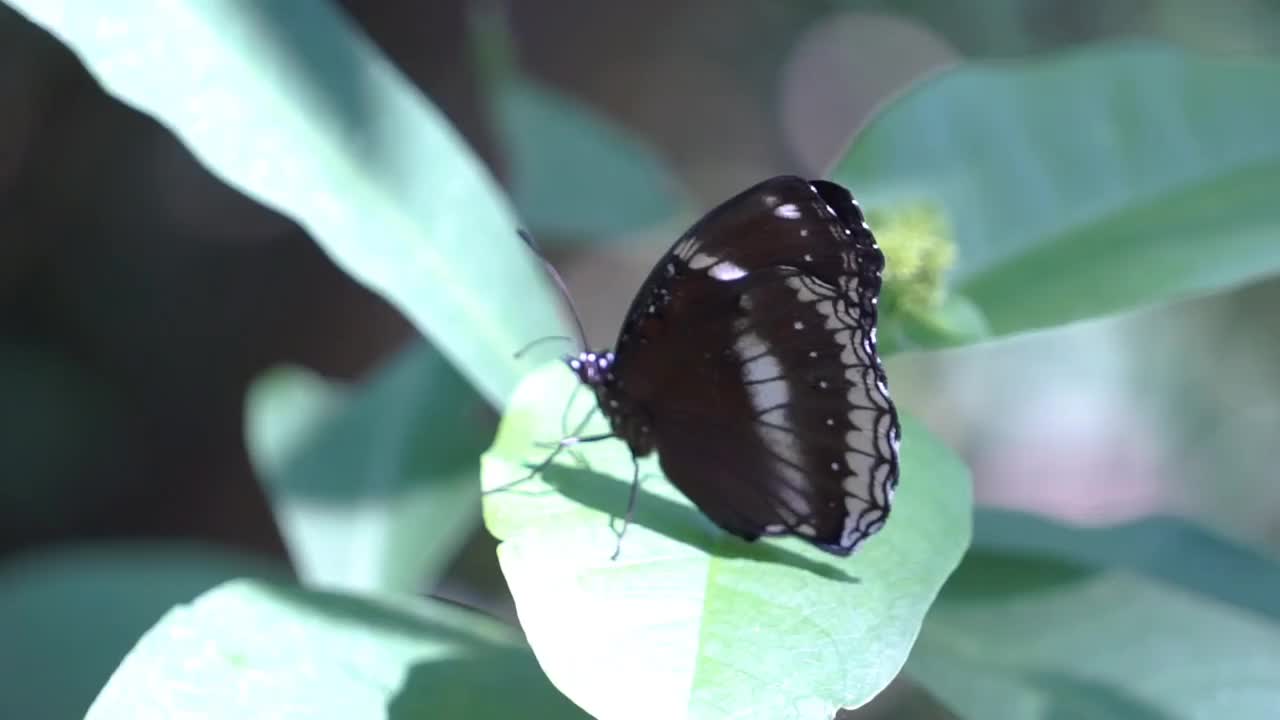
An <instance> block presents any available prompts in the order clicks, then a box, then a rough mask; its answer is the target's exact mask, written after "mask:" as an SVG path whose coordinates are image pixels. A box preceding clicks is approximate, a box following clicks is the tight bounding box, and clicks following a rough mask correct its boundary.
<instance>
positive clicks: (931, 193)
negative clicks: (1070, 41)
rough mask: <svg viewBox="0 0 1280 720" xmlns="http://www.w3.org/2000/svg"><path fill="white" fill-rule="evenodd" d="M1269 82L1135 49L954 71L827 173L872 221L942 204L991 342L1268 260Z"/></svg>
mask: <svg viewBox="0 0 1280 720" xmlns="http://www.w3.org/2000/svg"><path fill="white" fill-rule="evenodd" d="M1277 77H1280V64H1278V63H1276V62H1273V61H1270V60H1258V59H1243V58H1233V59H1219V58H1213V59H1211V58H1204V57H1195V56H1192V55H1187V54H1183V53H1179V52H1175V51H1173V50H1169V49H1164V48H1158V47H1151V46H1145V45H1132V46H1129V45H1126V46H1118V47H1107V48H1094V49H1089V50H1081V51H1076V52H1072V53H1070V54H1066V55H1062V56H1058V57H1055V58H1053V59H1049V60H1044V61H1037V62H1026V63H1003V64H981V63H974V64H968V65H961V66H959V67H958V68H956V69H955V70H952V71H950V72H944V73H941V74H939V75H937V76H936V77H934V78H932V79H930V80H928V81H926V82H923V83H921V84H920V85H918V86H917V87H915V88H914V89H912V90H911V91H910V92H908V93H907V94H905V95H903V96H902V97H900V98H898V99H897V100H895V101H894V102H892V103H890V104H889V105H887V106H886V107H885V108H884V109H883V111H882V112H880V113H879V114H878V115H877V116H876V118H875V119H874V120H873V121H872V122H871V124H870V125H869V126H868V127H867V128H866V129H865V130H864V131H863V132H862V133H861V134H860V135H859V136H858V138H857V139H856V140H855V142H854V144H853V145H852V147H851V149H850V151H849V153H848V154H847V155H846V156H845V158H844V159H843V160H842V161H841V162H840V163H839V165H838V167H837V169H836V171H835V173H834V174H835V177H836V178H837V179H839V180H841V181H843V182H846V183H848V184H849V185H850V186H852V187H854V188H855V189H857V190H858V192H859V194H860V195H861V196H862V197H863V198H864V201H866V204H867V205H868V207H870V208H872V209H873V211H874V212H875V213H878V214H879V215H881V216H883V217H886V218H892V217H893V215H894V214H895V212H896V211H897V210H896V209H897V208H899V207H906V206H912V207H915V206H919V205H921V204H923V205H925V206H934V207H936V208H937V209H939V210H940V211H941V212H942V214H943V215H944V216H945V217H946V218H947V219H948V222H947V223H946V225H947V226H948V227H950V228H951V229H952V231H953V232H954V241H955V243H956V244H957V248H956V250H957V251H956V265H955V268H954V272H953V274H952V277H951V282H952V285H953V291H954V292H956V293H959V294H960V295H962V296H964V297H965V298H967V299H968V300H970V301H972V302H973V303H975V304H976V306H977V308H978V309H980V311H981V312H982V314H984V315H985V319H986V322H987V324H988V325H989V327H990V330H991V331H992V332H994V333H995V334H1004V333H1012V332H1018V331H1024V330H1032V329H1036V328H1044V327H1049V326H1052V325H1057V324H1061V323H1065V322H1070V321H1073V320H1080V319H1084V318H1089V317H1094V316H1097V315H1101V314H1105V313H1113V312H1118V311H1122V310H1125V309H1128V308H1132V307H1135V306H1139V305H1144V304H1148V303H1155V302H1161V301H1166V300H1170V299H1174V298H1179V297H1184V296H1187V295H1192V294H1197V293H1205V292H1210V291H1215V290H1219V289H1223V288H1227V287H1231V286H1233V285H1237V284H1239V283H1243V282H1246V281H1248V280H1250V279H1253V278H1257V277H1260V276H1262V275H1265V274H1268V273H1274V272H1275V271H1276V270H1277V269H1278V268H1280V212H1278V211H1277V210H1276V209H1275V207H1276V206H1275V204H1274V203H1273V202H1272V194H1273V192H1272V190H1273V188H1274V187H1275V186H1276V185H1277V184H1278V183H1280V134H1277V133H1276V132H1274V128H1275V127H1276V125H1277V123H1280V84H1277V83H1276V82H1275V79H1276V78H1277ZM890 260H891V263H890V268H889V269H890V273H891V274H892V272H893V264H892V257H891V258H890ZM968 339H971V336H957V337H952V338H951V340H950V341H951V342H962V341H966V340H968ZM945 341H946V339H945V338H944V337H933V338H926V339H923V340H921V343H922V344H937V343H939V342H945Z"/></svg>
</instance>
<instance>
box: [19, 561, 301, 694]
mask: <svg viewBox="0 0 1280 720" xmlns="http://www.w3.org/2000/svg"><path fill="white" fill-rule="evenodd" d="M286 574H287V568H284V567H281V566H276V565H272V564H269V563H267V562H265V561H262V560H260V559H255V558H253V557H249V556H246V555H244V554H239V553H233V552H230V551H227V550H220V549H218V548H214V547H210V546H205V545H198V544H195V543H165V544H160V543H155V542H148V543H144V542H117V543H109V544H108V543H98V544H95V545H92V546H68V547H65V548H60V549H57V550H49V551H41V552H33V553H28V554H24V555H20V556H18V557H16V558H13V559H10V560H8V561H7V562H5V563H3V564H0V717H4V718H78V717H84V713H85V710H86V709H88V707H89V704H90V703H92V702H93V698H94V695H96V694H97V692H98V691H99V690H100V689H102V685H103V683H105V682H106V681H107V678H109V677H110V676H111V672H112V671H113V670H114V669H115V668H116V666H117V665H119V664H120V659H121V658H123V657H124V656H125V654H126V653H128V652H129V648H131V647H132V646H133V644H134V643H135V642H137V639H138V637H139V636H140V635H141V634H142V633H143V632H145V631H146V629H147V628H149V627H151V625H153V624H154V623H155V622H156V620H158V619H159V618H160V616H161V615H163V614H164V613H165V611H166V610H168V609H169V608H170V607H171V606H172V605H173V604H174V603H180V602H188V601H190V600H191V599H193V598H195V597H196V596H197V595H199V594H200V593H202V592H204V591H205V590H208V589H209V588H211V587H213V586H215V585H218V584H219V583H221V582H224V581H226V580H228V579H231V578H234V577H237V576H247V575H255V576H260V577H273V576H274V577H284V576H285V575H286Z"/></svg>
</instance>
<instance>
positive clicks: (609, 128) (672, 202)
mask: <svg viewBox="0 0 1280 720" xmlns="http://www.w3.org/2000/svg"><path fill="white" fill-rule="evenodd" d="M494 92H495V94H496V97H495V103H494V105H495V111H496V115H497V117H496V124H497V130H498V132H499V134H500V138H501V139H502V142H503V144H504V146H505V147H506V150H507V153H508V162H509V164H510V168H511V195H512V200H513V202H515V204H516V207H518V208H519V209H520V214H521V216H522V217H524V218H525V220H526V221H528V223H529V225H530V227H532V228H533V229H534V230H535V231H536V232H537V233H538V234H539V236H540V237H542V236H545V237H550V238H564V239H570V240H579V241H591V242H593V243H599V242H600V241H602V240H609V239H620V238H622V237H625V233H626V232H628V231H636V230H640V229H643V228H645V227H651V226H654V225H658V224H659V223H662V222H665V221H668V220H671V219H672V218H673V217H674V216H675V215H676V214H678V213H679V212H680V210H681V208H682V201H681V199H680V196H679V186H678V184H677V183H676V181H675V177H674V175H673V174H672V173H671V172H670V171H669V170H668V169H667V168H666V166H665V165H664V164H663V162H662V161H661V160H660V159H659V157H658V156H657V154H656V153H655V152H654V151H653V150H652V149H651V148H649V147H648V146H647V145H645V144H643V143H642V142H641V141H640V140H639V139H637V138H635V137H633V136H632V135H631V134H630V133H628V132H627V131H626V130H624V129H623V128H621V127H618V126H616V125H614V124H613V123H612V122H611V121H609V120H608V119H607V118H605V117H603V116H601V115H599V114H598V113H596V112H595V111H594V110H592V109H591V108H590V107H588V106H586V105H584V104H582V103H580V102H577V101H574V100H573V99H571V98H569V97H568V96H566V95H563V94H561V93H559V92H557V91H555V90H553V89H552V88H550V87H545V86H542V85H539V84H537V83H534V82H532V81H530V80H527V79H523V78H517V79H512V80H508V81H506V82H503V83H501V84H500V86H499V87H498V88H496V89H495V90H494Z"/></svg>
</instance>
